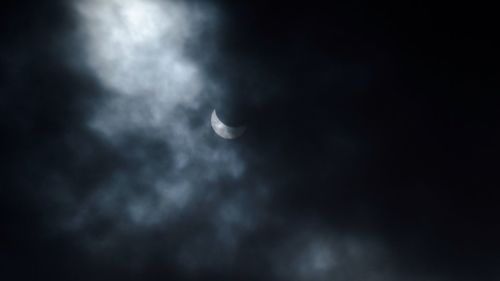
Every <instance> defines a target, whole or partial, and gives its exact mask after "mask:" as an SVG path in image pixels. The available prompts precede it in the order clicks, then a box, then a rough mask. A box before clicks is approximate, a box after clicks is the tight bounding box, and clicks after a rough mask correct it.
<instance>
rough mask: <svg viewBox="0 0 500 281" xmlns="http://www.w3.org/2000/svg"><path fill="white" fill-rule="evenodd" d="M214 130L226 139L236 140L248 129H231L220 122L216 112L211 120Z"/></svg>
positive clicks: (242, 127) (241, 127)
mask: <svg viewBox="0 0 500 281" xmlns="http://www.w3.org/2000/svg"><path fill="white" fill-rule="evenodd" d="M210 122H211V124H212V128H213V129H214V131H215V133H216V134H217V135H219V136H220V137H222V138H224V139H235V138H238V137H240V136H241V135H243V133H245V130H246V127H244V126H240V127H230V126H227V125H226V124H224V123H222V121H220V119H219V117H218V116H217V113H216V112H215V110H214V111H213V112H212V117H211V119H210Z"/></svg>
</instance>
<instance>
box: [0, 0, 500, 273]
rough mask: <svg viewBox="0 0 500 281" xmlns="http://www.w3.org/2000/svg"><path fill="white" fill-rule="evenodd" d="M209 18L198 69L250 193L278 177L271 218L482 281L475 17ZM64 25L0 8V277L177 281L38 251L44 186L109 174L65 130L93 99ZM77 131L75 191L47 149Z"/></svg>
mask: <svg viewBox="0 0 500 281" xmlns="http://www.w3.org/2000/svg"><path fill="white" fill-rule="evenodd" d="M214 4H215V6H216V7H218V8H219V9H220V10H221V15H222V16H221V23H220V24H219V30H218V31H217V35H218V40H220V42H219V43H218V50H217V53H218V54H219V56H220V58H221V59H220V60H218V61H217V62H216V63H210V64H207V65H206V66H205V67H206V70H207V72H209V73H212V74H213V75H214V77H216V78H217V79H221V77H222V79H223V80H224V81H226V83H227V85H228V87H229V88H230V89H231V90H232V91H237V92H239V93H241V94H239V95H236V96H231V97H230V98H227V99H226V100H225V101H224V102H225V103H226V105H227V107H226V108H228V110H226V111H225V112H221V114H222V116H223V117H224V119H229V120H234V122H235V123H246V124H247V125H248V127H249V128H248V133H247V134H246V135H245V138H244V139H242V140H241V143H240V145H241V146H242V151H243V153H245V155H246V156H247V157H248V158H249V159H253V160H252V161H251V163H252V164H251V165H253V169H254V171H255V174H256V177H257V176H259V177H265V178H268V179H276V181H279V179H283V178H286V179H287V183H286V185H285V186H286V190H281V191H278V192H277V194H278V195H275V198H273V200H274V204H275V208H276V210H278V212H280V213H282V214H284V216H287V217H290V218H295V219H297V220H300V219H302V218H307V217H311V216H313V217H316V218H319V219H321V220H322V221H324V222H326V223H327V224H331V225H334V226H335V227H336V228H337V229H339V228H340V229H343V230H345V231H346V232H360V233H365V234H366V235H368V236H373V237H377V239H380V240H381V241H384V243H385V244H386V245H389V247H390V251H391V252H392V253H393V255H394V256H395V257H397V267H398V268H400V269H401V270H402V271H409V272H431V273H435V274H436V276H440V278H442V280H498V279H497V278H500V272H499V270H500V266H499V265H500V252H499V251H500V243H499V241H498V237H499V235H500V223H499V219H498V215H499V214H500V213H499V207H498V199H499V195H500V193H499V192H498V186H499V181H498V167H499V165H498V159H499V158H498V156H499V147H498V141H499V133H498V130H499V127H498V121H497V120H498V113H497V112H498V106H499V105H500V103H499V87H498V81H499V79H498V77H499V76H498V75H499V72H498V63H499V61H498V59H497V52H498V48H496V47H497V46H495V45H494V44H493V42H494V39H495V37H496V36H497V34H498V32H497V30H496V28H495V26H496V25H497V20H496V17H495V16H496V15H495V9H494V8H493V7H491V6H487V5H484V4H481V3H479V2H474V3H466V4H459V3H444V2H441V3H436V2H427V3H426V2H418V1H403V2H399V3H391V2H374V1H372V2H363V1H346V2H332V3H330V4H328V5H326V4H320V3H319V2H317V3H316V2H315V1H308V2H305V3H300V4H291V3H286V4H284V3H278V2H274V3H269V1H215V2H214ZM76 24H77V23H76V20H75V19H74V18H72V14H71V13H70V12H69V3H68V2H65V1H6V2H4V3H2V4H1V8H0V30H1V38H2V39H1V45H0V46H1V49H0V63H1V68H0V93H1V97H0V114H1V116H2V118H1V119H0V120H1V121H0V122H1V126H2V134H1V138H0V156H1V159H2V160H1V162H0V163H1V165H2V166H1V172H0V176H1V181H0V194H1V196H0V219H1V228H0V278H1V279H2V280H35V279H37V280H176V278H179V279H180V280H181V276H183V275H181V274H180V273H179V272H177V271H176V269H175V268H173V266H172V267H170V266H168V265H162V266H161V267H160V266H159V265H157V264H154V263H152V264H151V265H150V266H146V267H145V269H144V270H143V271H142V272H140V273H139V274H137V275H134V276H130V275H126V274H125V273H123V272H122V269H121V267H120V265H119V261H108V262H105V263H104V262H100V261H92V260H88V259H86V258H85V257H84V256H83V255H82V256H80V255H79V254H78V253H79V252H78V241H75V239H73V238H72V237H71V236H64V235H62V236H57V239H55V238H52V237H53V236H51V233H50V231H51V228H50V227H48V225H49V223H48V222H50V221H51V220H52V219H53V218H54V217H55V216H57V212H55V211H54V212H53V211H52V209H51V205H50V204H49V203H47V202H45V201H44V199H43V198H44V196H43V195H41V194H43V185H44V177H45V176H46V175H47V174H48V173H49V171H52V170H60V171H63V173H66V174H68V176H69V177H70V178H73V180H74V181H77V182H78V181H81V182H82V183H81V185H82V186H84V187H85V188H87V187H88V188H91V187H92V185H93V183H95V182H98V181H99V179H100V178H101V177H105V176H106V171H107V169H109V167H110V166H113V165H114V162H115V161H116V158H117V156H116V155H115V152H114V151H109V150H108V149H107V148H106V147H105V145H104V144H100V143H99V141H98V140H95V139H93V137H92V136H89V135H88V134H87V133H86V132H85V129H83V127H82V120H83V119H84V118H85V116H86V114H88V111H87V110H86V108H87V103H88V101H89V100H97V99H99V94H98V93H96V95H95V96H88V94H87V93H88V92H89V91H87V90H88V89H93V88H94V87H97V86H96V85H95V81H93V80H92V78H90V77H88V76H86V75H85V73H79V72H75V71H74V70H72V69H70V68H69V67H67V66H66V65H65V63H64V62H65V60H66V59H67V57H68V56H70V55H71V48H70V47H69V48H68V47H67V46H65V47H64V48H61V47H60V46H59V45H58V38H60V37H61V36H66V34H68V33H71V31H72V30H74V29H75V26H76ZM83 93H86V94H83ZM80 131H81V132H82V133H79V134H76V135H77V136H81V138H83V139H85V140H87V141H89V142H92V143H93V144H94V146H95V149H96V152H97V153H96V155H98V156H96V157H97V158H98V159H99V161H98V162H99V163H101V164H100V165H101V166H100V167H94V168H89V167H87V168H86V169H87V170H85V171H87V172H88V176H84V177H83V178H79V177H78V176H76V175H73V174H72V173H74V171H75V170H80V169H81V167H79V166H78V165H76V164H74V161H75V157H76V156H75V155H74V154H72V152H71V149H70V146H71V145H70V142H71V140H68V139H67V138H65V136H66V135H67V134H68V132H80ZM255 154H257V156H255ZM80 171H81V170H80ZM85 171H84V173H83V174H85ZM96 171H98V172H96ZM80 174H81V173H80ZM82 192H83V191H82ZM261 235H262V237H261V238H259V239H262V240H266V239H270V238H269V237H271V236H272V235H275V233H272V232H271V231H270V233H262V234H261ZM61 237H62V238H61ZM242 262H245V261H242ZM243 275H244V274H241V275H239V274H238V272H234V271H233V272H232V273H231V274H229V275H224V274H221V273H217V274H216V273H213V274H210V273H206V274H202V275H200V276H198V278H199V280H211V278H214V280H225V278H227V279H228V280H229V279H231V280H233V278H240V279H239V280H241V279H243V278H244V277H243ZM267 276H268V275H267V274H266V273H263V274H258V273H255V276H253V277H251V278H250V277H247V278H249V280H258V278H262V280H264V279H266V278H268V277H267ZM438 280H439V279H438Z"/></svg>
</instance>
